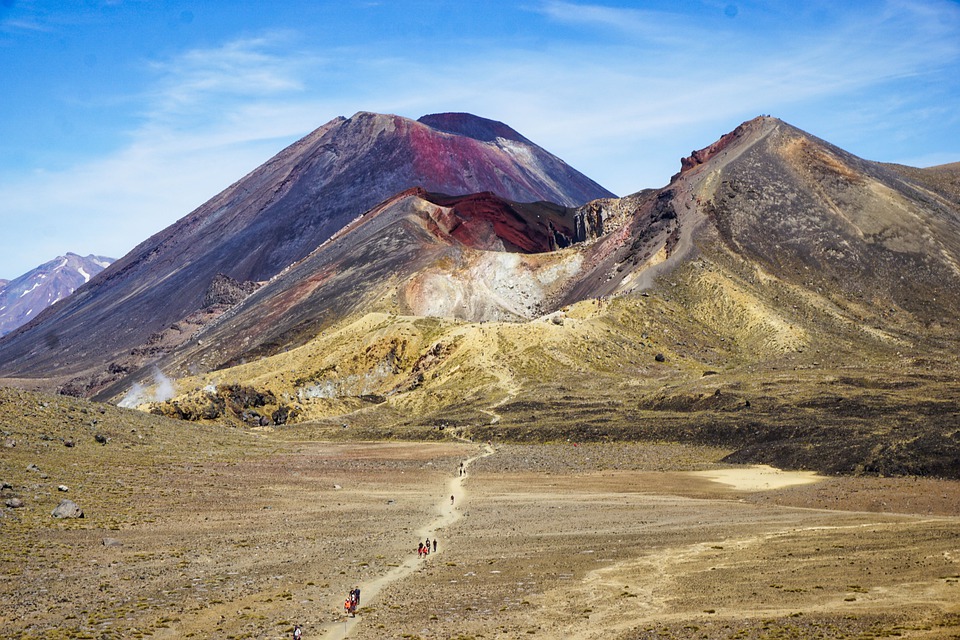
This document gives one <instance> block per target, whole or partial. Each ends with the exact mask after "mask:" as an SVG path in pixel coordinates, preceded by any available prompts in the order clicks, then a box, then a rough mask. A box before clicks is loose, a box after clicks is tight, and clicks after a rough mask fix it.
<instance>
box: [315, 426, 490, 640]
mask: <svg viewBox="0 0 960 640" xmlns="http://www.w3.org/2000/svg"><path fill="white" fill-rule="evenodd" d="M495 452H496V450H495V449H494V448H493V446H492V445H489V444H487V445H485V446H484V448H483V451H482V452H480V453H478V454H477V455H475V456H473V457H471V458H467V459H466V460H464V461H463V469H464V473H463V475H458V476H455V477H453V478H451V479H450V480H449V481H448V482H447V492H446V493H445V494H444V496H443V498H442V499H441V500H440V502H439V503H437V505H436V513H437V516H436V517H435V518H434V519H433V520H431V521H430V522H428V523H427V524H426V525H424V526H423V527H421V528H420V529H418V530H417V532H416V537H417V538H418V539H421V538H426V537H430V538H431V539H433V540H435V539H436V536H437V534H436V532H437V531H440V530H442V529H444V528H445V527H449V526H450V525H452V524H453V523H454V522H456V521H457V520H459V519H460V515H461V511H460V506H461V504H462V503H463V501H464V499H465V498H466V488H465V487H464V480H466V478H467V473H466V472H467V470H468V469H469V468H470V465H472V464H473V463H474V462H475V461H476V460H479V459H480V458H485V457H487V456H490V455H493V454H494V453H495ZM450 496H452V497H453V500H452V501H451V500H450ZM445 546H446V545H445V544H443V543H438V546H437V550H436V552H431V554H430V557H433V556H435V555H439V554H441V553H443V551H444V548H445ZM423 563H424V560H421V559H419V558H417V557H414V556H413V554H412V553H411V555H410V557H409V558H407V560H405V561H404V563H403V564H401V565H400V566H397V567H394V568H393V569H392V570H391V571H390V572H389V573H387V574H385V575H383V576H381V577H379V578H377V579H376V580H373V581H372V582H367V583H365V584H361V585H359V586H360V591H361V611H362V607H363V605H364V604H368V603H370V602H372V601H373V600H374V599H376V597H377V595H378V594H379V593H380V591H381V590H382V589H383V588H384V587H386V586H387V585H390V584H392V583H394V582H396V581H397V580H402V579H404V578H406V577H407V576H409V575H410V574H412V573H414V572H415V571H417V570H418V569H419V568H420V567H421V566H423ZM338 605H342V602H338V603H334V606H338ZM361 620H363V616H362V615H358V616H356V617H353V618H351V617H349V616H347V615H346V614H344V616H343V618H342V619H341V620H340V621H339V622H336V623H334V624H333V625H332V626H331V627H330V628H329V630H328V631H327V632H326V635H324V636H323V637H324V638H326V640H344V639H345V638H348V637H349V634H350V631H351V630H352V629H353V628H354V627H355V626H356V625H357V624H358V623H359V622H360V621H361Z"/></svg>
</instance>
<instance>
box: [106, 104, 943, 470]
mask: <svg viewBox="0 0 960 640" xmlns="http://www.w3.org/2000/svg"><path fill="white" fill-rule="evenodd" d="M435 200H438V202H443V200H442V199H436V198H435ZM388 212H389V213H388ZM452 215H454V214H451V213H450V211H449V210H447V209H445V208H444V207H443V206H442V205H438V204H436V203H434V202H431V201H430V200H429V199H427V198H425V197H424V194H418V193H408V194H405V195H404V196H403V197H401V198H400V199H398V200H397V201H393V202H391V203H388V204H386V205H384V208H383V209H379V210H376V211H374V212H372V213H371V214H369V215H368V216H364V218H363V219H361V220H359V221H358V222H357V223H356V224H355V225H352V226H348V227H347V228H345V229H344V230H343V231H342V233H341V234H339V235H338V236H337V237H336V238H335V239H334V240H333V242H332V243H331V244H330V245H328V246H326V247H321V249H320V250H318V251H317V252H316V253H315V254H314V256H311V258H309V259H307V260H305V261H304V262H303V263H301V264H300V265H297V266H295V267H293V268H292V269H291V271H290V281H289V283H288V284H286V285H283V286H281V280H282V279H283V278H278V279H277V280H276V281H275V282H274V283H271V285H269V286H267V287H264V288H262V289H261V290H259V291H258V292H257V293H256V294H254V296H251V297H250V298H248V299H247V300H245V301H244V303H242V304H241V305H239V306H238V307H236V308H234V309H233V310H231V313H230V317H229V319H226V320H223V321H221V322H219V323H217V324H216V325H212V326H211V328H210V329H208V330H207V331H209V333H203V334H200V336H199V337H200V338H201V340H202V342H204V345H198V348H196V349H191V350H189V351H188V352H181V353H180V354H179V355H176V354H175V355H174V356H173V357H168V359H166V360H163V361H161V363H162V366H163V368H164V370H165V371H168V372H169V373H170V374H176V375H177V376H178V377H181V376H182V379H181V381H180V383H179V390H180V396H179V397H178V398H175V399H173V400H171V401H170V402H167V403H165V404H162V405H155V406H154V407H153V408H154V410H156V411H159V412H161V413H168V414H170V415H177V416H180V417H185V418H189V419H210V418H213V419H218V420H220V419H228V420H238V421H242V422H247V423H248V424H257V425H268V424H280V423H289V422H298V421H304V420H322V419H326V418H328V417H329V418H331V419H335V420H347V421H349V422H351V423H355V422H356V423H360V424H370V425H380V426H381V427H382V428H384V429H386V430H387V431H389V432H390V433H398V432H401V433H402V432H403V430H404V428H406V427H412V426H415V425H419V426H423V425H429V424H434V425H440V424H447V425H451V426H456V427H457V428H463V429H468V430H469V431H470V432H471V433H473V434H474V435H477V436H478V437H498V438H502V437H516V438H535V439H543V438H546V439H554V438H576V439H578V440H580V439H586V440H589V439H610V438H615V439H622V438H628V439H629V438H657V439H664V438H666V439H670V438H682V439H692V440H696V441H701V442H707V443H710V444H719V445H723V446H730V447H733V448H734V449H736V450H737V453H736V454H734V457H733V458H731V459H738V460H754V461H762V462H771V463H779V464H783V465H787V466H793V467H804V466H806V467H814V468H818V469H821V470H824V471H831V472H848V473H850V472H864V473H919V474H939V475H951V474H955V473H956V469H957V466H956V464H955V461H956V459H957V456H958V454H960V437H958V433H960V430H958V426H960V425H958V420H960V418H958V416H960V407H958V404H957V402H956V400H955V398H956V397H957V391H958V389H957V385H956V379H957V378H956V375H955V374H956V371H957V368H958V362H957V356H956V353H957V338H958V332H957V326H956V324H955V318H956V317H957V315H958V314H957V312H958V311H960V299H958V292H960V281H958V280H960V271H958V269H957V264H958V263H960V223H958V222H960V213H958V209H957V206H956V205H955V204H954V203H953V202H952V201H951V200H950V199H949V198H947V197H943V196H938V195H937V194H936V193H935V192H933V191H931V190H929V189H928V188H927V187H925V186H924V185H923V184H922V183H920V182H918V181H915V180H912V179H910V178H909V177H908V176H907V175H905V173H904V172H902V171H894V170H892V169H891V168H889V167H886V166H884V165H879V164H876V163H871V162H867V161H864V160H862V159H859V158H856V157H854V156H852V155H850V154H847V153H845V152H843V151H842V150H840V149H837V148H836V147H833V146H831V145H829V144H828V143H825V142H824V141H822V140H819V139H817V138H815V137H813V136H810V135H809V134H806V133H804V132H802V131H800V130H798V129H796V128H794V127H791V126H790V125H788V124H786V123H783V122H781V121H779V120H776V119H773V118H758V119H755V120H752V121H750V122H747V123H744V124H743V125H742V126H740V127H738V128H737V129H736V130H735V131H733V132H731V133H730V134H728V135H727V136H724V137H723V138H721V139H720V140H719V141H718V142H717V143H715V144H713V145H710V146H709V147H707V148H705V149H704V150H700V151H698V152H695V153H693V154H692V155H691V156H690V157H689V158H688V159H686V160H685V161H684V162H683V163H682V170H681V172H680V173H678V174H677V175H676V176H675V177H674V179H673V180H672V181H671V184H669V185H668V186H667V187H665V188H664V189H661V190H658V191H646V192H641V193H638V194H636V195H634V196H631V197H630V198H624V199H613V200H603V201H598V202H594V203H591V204H588V205H585V206H584V207H580V208H578V209H574V210H570V211H569V212H567V214H566V217H565V218H564V217H562V216H561V218H560V219H562V220H566V222H565V223H561V222H559V221H558V222H556V223H551V225H552V226H553V228H554V229H567V230H570V229H572V230H573V233H572V236H562V234H561V236H562V237H570V238H574V239H576V241H575V242H572V243H571V244H570V245H569V246H567V247H565V248H563V247H562V246H561V245H562V243H557V247H556V248H554V249H552V250H550V251H546V252H539V253H530V254H524V253H520V252H518V251H516V250H514V251H506V250H505V249H507V248H508V246H507V244H506V243H504V242H503V240H502V238H501V239H500V241H499V244H498V243H496V242H494V243H493V244H491V243H490V242H489V239H490V238H493V237H495V236H496V237H498V238H499V237H500V236H497V234H496V233H495V232H493V231H491V232H489V233H488V234H482V233H481V234H476V233H474V234H467V235H466V236H464V237H471V238H475V237H483V238H486V239H487V240H485V241H484V242H483V243H481V245H480V246H481V247H482V248H480V249H477V248H475V247H472V246H468V245H466V244H465V243H463V242H460V241H459V240H456V241H455V239H452V238H451V237H450V234H449V233H447V234H444V233H443V232H442V229H443V228H442V227H441V226H440V225H439V224H437V221H438V220H449V219H451V216H452ZM560 219H558V220H560ZM588 221H589V223H588ZM451 226H452V225H449V224H448V225H447V227H451ZM487 228H488V229H494V230H495V229H496V228H497V225H496V224H493V225H490V226H489V227H487ZM583 228H590V229H593V231H592V232H591V233H590V234H588V235H586V236H578V235H577V233H578V232H577V229H583ZM401 230H402V231H401ZM531 233H532V232H531ZM509 244H511V245H513V248H515V246H516V245H515V243H509ZM401 247H404V248H406V249H401ZM539 248H543V247H538V249H539ZM404 250H406V251H409V255H408V256H405V257H404V256H403V255H402V253H403V251H404ZM398 252H399V253H398ZM346 255H349V256H350V262H349V266H347V263H346V262H338V261H337V260H341V259H343V256H346ZM385 255H390V256H393V257H396V258H397V259H398V260H400V262H389V261H384V260H383V258H382V257H383V256H385ZM336 256H340V257H339V258H337V257H336ZM312 260H317V262H311V261H312ZM322 264H325V265H337V266H335V267H334V266H329V268H322V267H321V266H320V265H322ZM300 268H303V271H302V272H300V271H298V269H300ZM310 274H313V275H310ZM338 281H339V284H337V283H338ZM293 283H299V284H298V286H299V287H300V288H301V291H302V290H303V288H309V289H310V296H313V300H314V302H315V306H313V307H312V310H311V311H310V312H309V313H304V315H302V316H299V315H298V314H299V313H300V310H306V309H308V308H310V306H309V305H306V306H304V305H303V304H302V300H304V299H306V298H305V296H303V295H300V294H295V292H296V291H297V287H295V286H293ZM274 286H276V287H277V288H276V289H274V288H273V287H274ZM281 290H282V291H283V293H280V291H281ZM268 294H269V295H274V299H275V300H285V301H288V302H291V303H292V304H293V306H291V307H280V306H277V305H276V303H275V302H271V303H269V304H267V303H266V301H267V300H268ZM259 296H264V297H263V298H260V297H259ZM298 296H299V297H298ZM324 300H326V302H324ZM294 301H296V302H295V303H294ZM248 305H249V306H248ZM525 305H526V306H525ZM257 309H259V310H261V311H264V312H265V311H266V310H268V309H269V310H271V311H270V313H266V312H265V313H261V314H259V315H258V314H257V312H256V310H257ZM234 314H235V315H234ZM279 317H284V318H287V319H288V320H286V321H285V322H286V323H287V324H286V326H288V327H290V328H291V329H290V330H288V331H287V332H286V333H278V334H274V336H275V337H274V338H273V339H272V340H260V339H259V338H258V337H257V329H256V326H257V323H258V322H260V324H261V326H263V325H267V326H277V325H276V324H275V323H276V320H275V319H274V318H279ZM280 324H283V323H280ZM294 327H299V328H301V329H303V331H298V330H297V329H294ZM220 331H222V333H221V332H220ZM228 336H235V337H238V338H239V340H238V341H237V342H238V344H240V345H241V346H239V347H230V346H226V345H227V337H228ZM208 338H209V344H208V343H207V339H208ZM224 365H233V366H229V367H224ZM190 371H200V372H202V371H209V372H208V373H206V374H203V375H199V376H196V377H190V376H187V375H186V374H187V373H188V372H190ZM117 393H119V390H118V391H117ZM114 397H119V396H118V395H115V396H114ZM385 425H387V426H385ZM931 425H935V426H931ZM381 433H382V431H381Z"/></svg>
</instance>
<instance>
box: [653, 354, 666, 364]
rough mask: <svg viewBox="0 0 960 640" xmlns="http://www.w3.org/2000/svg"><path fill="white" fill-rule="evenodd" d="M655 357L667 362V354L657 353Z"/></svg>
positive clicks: (657, 359)
mask: <svg viewBox="0 0 960 640" xmlns="http://www.w3.org/2000/svg"><path fill="white" fill-rule="evenodd" d="M653 359H654V360H656V361H657V362H666V361H667V358H666V356H664V355H663V354H662V353H658V354H657V355H655V356H654V357H653Z"/></svg>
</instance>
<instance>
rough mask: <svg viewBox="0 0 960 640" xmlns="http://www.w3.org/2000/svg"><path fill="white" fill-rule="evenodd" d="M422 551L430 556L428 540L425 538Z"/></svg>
mask: <svg viewBox="0 0 960 640" xmlns="http://www.w3.org/2000/svg"><path fill="white" fill-rule="evenodd" d="M423 549H424V551H426V553H427V555H430V538H427V540H426V542H424V543H423Z"/></svg>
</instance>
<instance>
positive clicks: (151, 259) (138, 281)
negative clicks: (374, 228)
mask: <svg viewBox="0 0 960 640" xmlns="http://www.w3.org/2000/svg"><path fill="white" fill-rule="evenodd" d="M424 120H425V122H418V121H414V120H409V119H406V118H402V117H399V116H393V115H380V114H375V113H366V112H361V113H358V114H356V115H354V116H353V117H352V118H342V117H339V118H336V119H334V120H332V121H330V122H329V123H327V124H326V125H324V126H322V127H320V128H319V129H317V130H316V131H314V132H313V133H311V134H309V135H308V136H306V137H305V138H303V139H302V140H300V141H298V142H296V143H294V144H293V145H291V146H290V147H288V148H287V149H285V150H283V151H282V152H280V153H279V154H277V155H276V156H275V157H274V158H272V159H271V160H269V161H268V162H266V163H265V164H264V165H263V166H261V167H260V168H258V169H256V170H255V171H253V172H252V173H250V174H249V175H247V176H246V177H244V178H243V179H241V180H240V181H238V182H237V183H235V184H234V185H232V186H231V187H229V188H228V189H226V190H225V191H223V192H222V193H221V194H219V195H218V196H216V197H214V198H213V199H211V200H210V201H209V202H207V203H206V204H204V205H203V206H201V207H200V208H198V209H197V210H196V211H194V212H193V213H191V214H190V215H188V216H186V217H185V218H183V219H182V220H180V221H179V222H177V223H175V224H173V225H171V226H170V227H168V228H167V229H164V230H163V231H161V232H160V233H158V234H156V235H154V236H153V237H151V238H149V239H148V240H146V241H144V242H143V243H141V244H140V245H139V246H138V247H136V248H135V249H134V250H133V251H131V252H130V253H129V254H127V255H126V256H124V257H123V258H121V259H120V260H118V261H117V262H116V263H114V264H113V265H112V266H111V267H110V268H109V269H107V270H106V271H105V272H104V273H102V274H101V275H100V276H99V277H98V278H96V279H94V280H93V281H92V282H91V283H90V285H89V286H88V287H86V288H85V289H84V290H83V295H80V296H74V297H73V298H71V300H70V301H69V303H67V304H65V305H60V306H59V307H57V308H56V309H52V310H51V311H50V313H48V314H45V315H43V316H42V317H40V318H39V319H38V320H34V321H33V322H32V323H30V324H29V325H27V326H25V327H22V328H21V329H20V330H18V331H15V332H13V333H11V334H10V335H8V336H6V337H5V338H4V340H2V341H0V376H3V377H15V378H42V379H45V380H47V381H48V384H55V386H59V387H61V388H63V383H64V382H65V381H68V380H72V379H73V378H75V377H77V376H85V377H86V378H87V379H88V380H89V382H87V383H84V384H83V385H82V386H81V387H80V389H77V387H76V384H74V383H71V386H70V391H71V392H77V393H89V392H92V391H95V390H96V389H97V388H98V387H99V386H101V385H102V384H105V381H107V380H109V379H112V378H115V377H117V376H119V375H122V373H116V372H117V371H120V370H122V369H124V368H126V367H128V366H136V365H137V364H138V363H143V362H147V361H149V360H151V359H155V358H156V357H157V356H158V354H159V353H161V352H166V351H168V350H169V349H171V348H172V347H173V346H174V345H175V344H178V341H180V340H186V339H187V338H188V337H189V334H190V331H192V330H195V329H196V328H197V327H199V326H202V325H203V324H205V323H207V322H209V321H210V320H211V319H212V318H213V317H215V316H216V315H217V314H218V313H220V312H222V311H223V309H224V308H225V305H223V304H218V305H209V304H208V302H209V300H210V295H209V294H210V289H211V287H220V286H221V285H222V283H223V282H224V278H227V279H229V280H230V281H231V282H234V283H237V284H238V285H239V286H240V288H241V289H243V290H248V289H250V288H251V287H254V286H255V285H254V284H253V283H257V282H264V281H267V280H269V279H271V278H273V277H275V276H276V275H277V274H278V273H280V272H281V271H282V270H283V269H284V268H286V267H288V266H289V265H291V264H293V263H295V262H297V261H299V260H301V259H303V258H304V257H306V256H307V255H309V254H310V253H311V252H312V251H314V250H315V249H316V248H317V247H318V246H319V245H321V244H322V243H323V242H325V241H326V240H328V239H329V238H330V237H331V236H332V235H333V234H334V233H336V232H337V231H339V230H340V229H341V228H343V227H344V225H346V224H347V223H348V222H350V221H351V220H353V219H354V218H356V217H357V216H358V215H360V214H362V213H363V212H365V211H367V210H369V209H370V208H371V207H373V206H375V205H376V204H377V203H379V202H382V201H383V200H385V199H387V198H389V197H391V196H393V195H394V194H396V193H398V192H400V191H403V190H405V189H409V188H414V187H420V188H423V189H425V190H427V191H429V192H438V193H446V194H450V195H462V194H468V193H473V192H482V191H488V192H491V193H494V194H497V195H498V196H500V197H503V198H508V199H510V200H512V201H517V202H534V201H541V200H544V201H550V202H555V203H558V204H560V205H578V204H582V203H584V202H586V201H588V200H591V199H594V198H598V197H608V196H612V195H613V194H611V193H610V192H609V191H607V190H606V189H604V188H603V187H601V186H599V185H598V184H596V183H595V182H593V181H592V180H590V179H589V178H587V177H586V176H584V175H582V174H580V173H579V172H577V171H576V170H574V169H572V168H570V167H569V166H567V165H566V164H565V163H564V162H563V161H562V160H560V159H559V158H557V157H556V156H553V155H552V154H550V153H548V152H547V151H545V150H543V149H541V148H540V147H538V146H536V145H534V144H533V143H531V142H530V141H528V140H526V139H525V138H523V137H522V136H520V135H519V134H518V133H516V132H515V131H513V130H512V129H510V128H509V127H507V126H506V125H504V124H502V123H498V122H494V121H491V120H486V119H483V118H478V117H476V116H472V115H469V114H446V115H437V116H427V117H425V119H424ZM431 122H436V123H437V125H438V126H441V127H442V128H435V127H434V126H431V124H430V123H431ZM214 297H216V296H214ZM173 326H177V327H179V330H171V329H170V327H173ZM188 328H192V329H190V331H188ZM131 352H133V353H134V354H135V357H134V361H133V362H129V363H127V361H129V360H130V354H131ZM121 359H122V360H124V361H125V363H120V360H121ZM111 370H112V371H114V373H110V371H111ZM54 380H55V381H56V382H55V383H54V382H51V381H54Z"/></svg>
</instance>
